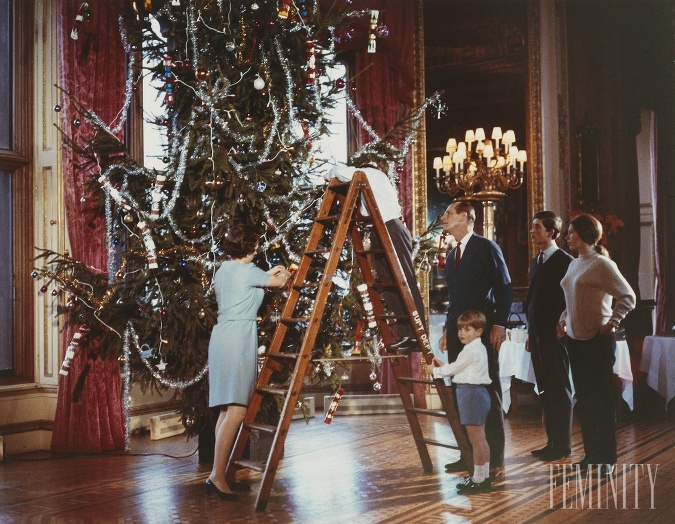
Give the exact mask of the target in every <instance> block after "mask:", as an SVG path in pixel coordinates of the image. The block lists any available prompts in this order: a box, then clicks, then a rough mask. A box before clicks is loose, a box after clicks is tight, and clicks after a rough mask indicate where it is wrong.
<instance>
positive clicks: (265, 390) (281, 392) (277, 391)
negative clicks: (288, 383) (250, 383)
mask: <svg viewBox="0 0 675 524" xmlns="http://www.w3.org/2000/svg"><path fill="white" fill-rule="evenodd" d="M255 390H256V391H257V392H258V393H263V394H267V395H278V396H280V397H285V396H286V395H287V394H288V390H287V389H281V388H269V387H265V388H256V389H255Z"/></svg>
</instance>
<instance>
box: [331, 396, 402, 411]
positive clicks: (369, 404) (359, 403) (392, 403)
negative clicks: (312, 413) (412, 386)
mask: <svg viewBox="0 0 675 524" xmlns="http://www.w3.org/2000/svg"><path fill="white" fill-rule="evenodd" d="M410 398H411V399H412V398H413V396H412V395H410ZM332 401H333V397H329V396H325V397H323V410H324V412H327V411H328V408H329V407H330V403H331V402H332ZM390 413H405V410H404V409H403V402H401V396H400V395H395V394H392V395H343V396H342V399H341V400H340V403H339V404H338V407H337V409H336V410H335V416H339V415H383V414H390Z"/></svg>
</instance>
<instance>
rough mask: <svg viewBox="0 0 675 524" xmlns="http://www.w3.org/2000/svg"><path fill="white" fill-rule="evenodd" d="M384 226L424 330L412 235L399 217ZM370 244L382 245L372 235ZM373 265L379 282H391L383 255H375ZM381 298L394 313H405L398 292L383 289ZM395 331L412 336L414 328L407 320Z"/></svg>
mask: <svg viewBox="0 0 675 524" xmlns="http://www.w3.org/2000/svg"><path fill="white" fill-rule="evenodd" d="M385 226H386V228H387V231H388V232H389V237H390V238H391V243H392V244H393V246H394V251H395V252H396V256H397V258H398V261H399V263H400V264H401V269H402V270H403V275H404V276H405V279H406V282H407V283H408V287H409V288H410V294H411V295H412V298H413V300H414V302H415V307H416V308H417V312H418V313H419V316H420V319H421V320H422V323H423V324H424V329H425V330H426V329H427V322H426V317H425V315H424V300H422V295H421V294H420V289H419V287H418V286H417V276H416V275H415V263H414V261H413V256H412V235H411V234H410V231H409V230H408V228H407V227H406V226H405V224H404V223H403V221H402V220H401V219H399V218H396V219H394V220H388V221H387V222H386V223H385ZM372 245H373V248H374V249H381V248H382V246H381V245H380V244H379V242H378V241H377V237H375V236H373V237H372ZM373 265H374V266H375V271H377V276H378V279H379V280H380V281H381V282H392V281H393V280H394V277H393V275H392V274H391V271H389V266H388V264H387V261H386V259H385V257H384V256H382V255H378V256H375V260H374V264H373ZM382 298H383V299H384V302H385V303H386V304H387V306H389V308H390V309H391V311H392V313H394V315H407V312H406V309H405V307H404V305H403V301H402V300H401V297H400V296H399V294H398V293H393V292H391V291H383V292H382ZM396 331H397V333H398V335H399V336H401V337H403V336H407V337H411V336H414V330H413V329H412V326H411V325H410V323H408V322H401V323H400V324H397V327H396Z"/></svg>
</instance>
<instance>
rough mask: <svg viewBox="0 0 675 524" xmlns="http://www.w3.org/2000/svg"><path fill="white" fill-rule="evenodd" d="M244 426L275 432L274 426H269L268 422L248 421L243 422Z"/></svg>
mask: <svg viewBox="0 0 675 524" xmlns="http://www.w3.org/2000/svg"><path fill="white" fill-rule="evenodd" d="M244 427H246V428H248V429H257V430H258V431H263V432H265V433H271V434H274V433H276V432H277V427H276V426H271V425H270V424H263V423H262V422H250V423H244Z"/></svg>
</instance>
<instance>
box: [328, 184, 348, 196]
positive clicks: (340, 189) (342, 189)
mask: <svg viewBox="0 0 675 524" xmlns="http://www.w3.org/2000/svg"><path fill="white" fill-rule="evenodd" d="M351 185H352V184H351V182H343V183H341V184H330V185H329V186H328V188H327V189H328V190H329V191H333V192H334V193H340V194H345V195H346V194H347V191H348V190H349V186H351Z"/></svg>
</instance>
